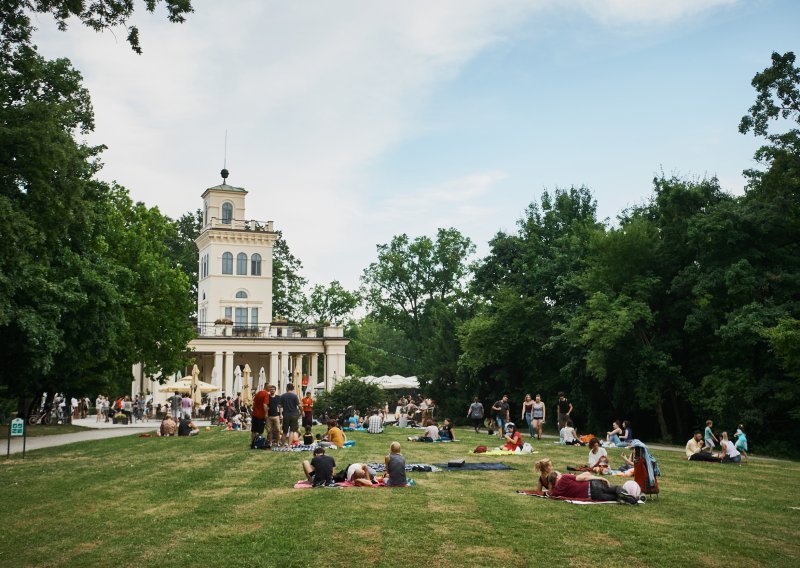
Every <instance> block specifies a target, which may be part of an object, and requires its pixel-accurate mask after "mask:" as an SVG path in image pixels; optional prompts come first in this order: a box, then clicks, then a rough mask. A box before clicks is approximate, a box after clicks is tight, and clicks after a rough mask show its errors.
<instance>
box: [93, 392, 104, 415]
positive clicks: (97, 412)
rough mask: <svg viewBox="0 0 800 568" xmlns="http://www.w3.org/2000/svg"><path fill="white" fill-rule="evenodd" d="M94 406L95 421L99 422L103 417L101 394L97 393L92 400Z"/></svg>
mask: <svg viewBox="0 0 800 568" xmlns="http://www.w3.org/2000/svg"><path fill="white" fill-rule="evenodd" d="M94 407H95V422H100V419H101V418H102V417H103V395H102V394H98V395H97V398H96V399H95V401H94Z"/></svg>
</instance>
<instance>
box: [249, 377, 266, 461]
mask: <svg viewBox="0 0 800 568" xmlns="http://www.w3.org/2000/svg"><path fill="white" fill-rule="evenodd" d="M268 412H269V393H268V392H267V391H265V390H264V389H261V390H260V391H258V392H257V393H256V396H255V397H254V398H253V417H252V420H251V421H250V447H251V448H253V449H255V448H254V446H253V444H254V443H255V441H256V438H258V437H259V436H261V435H263V434H264V428H265V427H266V425H267V413H268Z"/></svg>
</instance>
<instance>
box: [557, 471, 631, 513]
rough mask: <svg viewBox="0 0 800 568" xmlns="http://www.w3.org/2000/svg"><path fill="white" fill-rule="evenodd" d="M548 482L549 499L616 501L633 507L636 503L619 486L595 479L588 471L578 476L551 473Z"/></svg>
mask: <svg viewBox="0 0 800 568" xmlns="http://www.w3.org/2000/svg"><path fill="white" fill-rule="evenodd" d="M548 481H549V483H550V486H551V487H552V489H551V490H550V491H549V493H548V494H549V495H550V496H551V497H563V498H565V499H591V500H592V501H616V502H618V503H627V504H629V505H635V504H636V501H637V500H636V497H634V496H633V495H630V494H629V493H628V492H627V491H625V490H624V489H623V488H622V487H620V486H619V485H611V484H610V483H609V482H608V481H606V480H605V479H601V478H599V477H595V476H594V475H592V474H591V473H589V472H588V471H587V472H584V473H581V474H578V475H572V474H570V473H566V474H563V475H562V474H559V473H558V472H556V471H553V472H551V473H550V475H548Z"/></svg>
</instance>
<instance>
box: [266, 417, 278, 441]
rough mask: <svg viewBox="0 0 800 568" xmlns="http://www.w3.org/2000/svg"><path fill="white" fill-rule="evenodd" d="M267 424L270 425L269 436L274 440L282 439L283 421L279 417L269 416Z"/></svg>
mask: <svg viewBox="0 0 800 568" xmlns="http://www.w3.org/2000/svg"><path fill="white" fill-rule="evenodd" d="M267 424H269V435H270V436H272V437H273V438H275V439H277V438H280V434H281V419H280V417H278V416H268V417H267Z"/></svg>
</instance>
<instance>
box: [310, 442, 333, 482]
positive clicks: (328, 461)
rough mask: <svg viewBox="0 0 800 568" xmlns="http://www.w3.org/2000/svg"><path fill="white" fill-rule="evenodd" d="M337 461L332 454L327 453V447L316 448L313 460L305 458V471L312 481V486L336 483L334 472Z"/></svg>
mask: <svg viewBox="0 0 800 568" xmlns="http://www.w3.org/2000/svg"><path fill="white" fill-rule="evenodd" d="M335 469H336V461H335V460H334V459H333V458H332V457H331V456H326V455H325V448H322V447H317V448H315V449H314V458H313V459H312V460H311V461H308V460H303V473H305V475H306V478H307V479H308V481H309V482H311V486H312V487H325V486H331V485H335V483H334V481H333V472H334V470H335Z"/></svg>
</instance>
